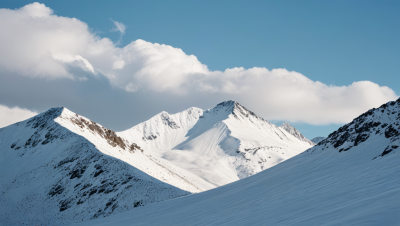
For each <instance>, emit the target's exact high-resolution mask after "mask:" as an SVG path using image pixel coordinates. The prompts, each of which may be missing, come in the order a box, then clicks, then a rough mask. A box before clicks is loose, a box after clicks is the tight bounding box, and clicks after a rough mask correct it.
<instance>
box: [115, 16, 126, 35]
mask: <svg viewBox="0 0 400 226" xmlns="http://www.w3.org/2000/svg"><path fill="white" fill-rule="evenodd" d="M111 21H112V22H113V23H114V26H115V27H114V28H113V29H112V31H119V33H121V36H122V35H124V34H125V30H126V26H125V24H123V23H121V22H118V21H115V20H113V19H111Z"/></svg>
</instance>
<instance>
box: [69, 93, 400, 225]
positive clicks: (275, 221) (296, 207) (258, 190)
mask: <svg viewBox="0 0 400 226" xmlns="http://www.w3.org/2000/svg"><path fill="white" fill-rule="evenodd" d="M399 105H400V99H398V100H397V101H396V102H389V103H388V104H385V105H382V106H381V107H380V108H378V109H371V110H370V111H368V112H366V113H364V114H362V115H361V116H359V117H358V118H356V119H355V120H353V121H352V122H351V123H349V124H346V125H344V126H343V127H341V128H340V129H338V130H337V131H335V132H333V133H331V134H330V135H329V136H328V138H326V139H325V140H323V141H321V142H319V144H318V145H316V146H314V147H313V148H311V149H308V150H307V151H305V152H303V153H302V154H299V155H297V156H294V157H293V158H291V159H289V160H287V161H284V162H282V163H280V164H278V165H276V166H274V167H272V168H269V169H267V170H264V171H262V172H260V173H258V174H256V175H254V176H251V177H248V178H245V179H243V180H239V181H236V182H233V183H231V184H228V185H225V186H221V187H218V188H216V189H212V190H208V191H205V192H202V193H198V194H192V195H189V196H185V197H180V198H177V199H173V200H168V201H163V202H159V203H154V204H150V205H147V206H144V207H140V208H135V209H134V210H130V211H127V212H125V213H121V214H118V215H114V216H110V217H106V218H102V219H95V220H92V221H87V222H82V223H79V224H76V225H85V226H90V225H96V226H100V225H117V226H119V225H132V224H134V225H399V222H400V214H399V213H400V186H399V185H400V176H399V175H400V164H399V162H400V151H399V150H400V149H399V146H400V125H399V121H400V106H399Z"/></svg>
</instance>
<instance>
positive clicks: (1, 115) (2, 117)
mask: <svg viewBox="0 0 400 226" xmlns="http://www.w3.org/2000/svg"><path fill="white" fill-rule="evenodd" d="M37 114H38V113H37V112H34V111H30V110H28V109H24V108H19V107H13V108H9V107H7V106H4V105H0V128H3V127H6V126H8V125H11V124H14V123H16V122H20V121H23V120H26V119H28V118H31V117H33V116H35V115H37Z"/></svg>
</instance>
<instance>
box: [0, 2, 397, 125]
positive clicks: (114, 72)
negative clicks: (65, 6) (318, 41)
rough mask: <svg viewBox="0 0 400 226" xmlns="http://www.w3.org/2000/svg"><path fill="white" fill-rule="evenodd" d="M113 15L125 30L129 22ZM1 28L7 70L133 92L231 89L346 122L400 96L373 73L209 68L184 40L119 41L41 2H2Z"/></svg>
mask: <svg viewBox="0 0 400 226" xmlns="http://www.w3.org/2000/svg"><path fill="white" fill-rule="evenodd" d="M113 22H114V26H115V28H114V30H115V31H119V32H120V33H121V35H123V34H124V32H125V29H126V26H125V25H124V24H122V23H120V22H117V21H113ZM0 29H1V30H2V31H3V32H2V33H1V34H0V48H1V49H2V51H1V52H0V69H1V70H3V71H10V72H14V73H18V74H20V75H24V76H30V77H42V78H51V79H56V78H69V79H79V80H82V79H83V80H84V79H85V78H86V76H88V75H95V76H105V77H106V78H108V80H109V81H110V83H111V85H112V86H114V87H117V88H121V89H124V90H125V91H127V92H133V93H134V92H137V91H139V90H142V91H144V92H153V93H154V92H155V93H172V94H174V95H188V96H190V95H201V94H212V95H214V96H215V97H217V96H228V97H229V99H236V100H238V101H240V102H241V103H242V104H244V105H245V106H249V108H250V109H254V111H256V112H257V113H258V114H260V115H261V116H263V117H265V118H267V119H276V120H287V121H302V122H307V123H312V124H327V123H344V122H348V121H350V120H351V119H352V118H354V117H356V116H357V115H358V114H360V113H362V112H364V111H366V110H368V109H369V108H372V107H377V106H379V105H380V104H382V103H385V102H387V101H390V100H394V99H396V98H397V95H396V94H395V93H394V92H393V90H391V89H390V88H388V87H383V86H379V85H378V84H375V83H372V82H369V81H358V82H354V83H353V84H350V85H348V86H330V85H326V84H323V83H321V82H318V81H312V80H310V79H308V78H307V77H306V76H304V75H302V74H300V73H298V72H294V71H288V70H286V69H273V70H268V69H266V68H250V69H245V68H230V69H226V70H224V71H211V70H209V69H208V68H207V66H206V65H204V64H202V63H201V62H200V61H199V60H198V59H197V57H196V56H194V55H187V54H186V53H184V52H183V51H182V50H181V49H179V48H174V47H172V46H169V45H164V44H158V43H150V42H147V41H144V40H136V41H133V42H131V43H130V44H128V45H126V46H124V47H117V45H116V44H115V43H113V42H112V41H111V40H110V39H108V38H100V37H98V36H96V35H95V34H93V33H91V32H90V30H89V28H88V26H87V24H85V23H84V22H82V21H79V20H77V19H75V18H67V17H60V16H57V15H54V14H53V11H52V10H51V9H50V8H48V7H46V6H45V5H43V4H39V3H33V4H29V5H26V6H24V7H22V8H20V9H16V10H10V9H0ZM77 70H81V71H82V73H83V74H84V77H82V73H75V72H76V71H77ZM85 73H86V74H85Z"/></svg>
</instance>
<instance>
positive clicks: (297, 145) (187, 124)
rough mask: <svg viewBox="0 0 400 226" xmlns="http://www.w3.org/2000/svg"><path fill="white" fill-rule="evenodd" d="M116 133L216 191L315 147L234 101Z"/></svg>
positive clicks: (164, 114) (161, 117)
mask: <svg viewBox="0 0 400 226" xmlns="http://www.w3.org/2000/svg"><path fill="white" fill-rule="evenodd" d="M292 128H293V127H292ZM293 129H294V128H293ZM296 131H297V130H296ZM297 132H298V131H297ZM298 133H299V132H298ZM117 134H118V136H120V137H122V138H124V139H126V140H128V141H129V142H131V143H137V144H138V145H139V146H141V147H143V148H144V149H146V150H148V152H150V153H152V155H154V156H157V157H160V158H163V159H165V160H168V161H169V162H171V163H173V164H175V165H176V166H178V167H180V168H183V169H185V170H187V171H189V172H191V173H193V174H195V175H197V176H199V177H200V178H202V179H204V180H205V181H207V182H209V183H210V184H212V185H214V187H218V186H221V185H225V184H228V183H231V182H233V181H237V180H239V179H243V178H246V177H248V176H251V175H254V174H256V173H258V172H261V171H262V170H265V169H268V168H270V167H272V166H274V165H276V164H278V163H280V162H282V161H285V160H286V159H289V158H291V157H293V156H295V155H297V154H299V153H301V152H303V151H305V150H306V149H308V148H310V147H312V146H313V145H314V144H313V143H312V142H310V141H309V140H300V139H299V138H297V137H295V136H293V135H292V134H290V133H289V132H287V131H286V130H284V129H281V128H279V127H277V126H275V125H274V124H272V123H270V122H268V121H266V120H264V119H262V118H261V117H258V116H257V115H255V114H254V113H253V112H251V111H249V110H247V109H246V108H245V107H243V106H242V105H240V104H239V103H237V102H235V101H225V102H222V103H220V104H218V105H217V106H216V107H214V108H212V109H209V110H206V111H203V110H201V109H199V108H189V109H188V110H186V111H183V112H180V113H177V114H172V115H171V114H168V113H167V112H162V113H160V114H158V115H156V116H154V117H153V118H151V119H149V120H148V121H146V122H143V123H141V124H139V125H137V126H134V127H132V128H131V129H128V130H126V131H123V132H119V133H117ZM299 134H300V133H299ZM300 135H301V134H300ZM301 136H302V135H301ZM304 139H305V138H304Z"/></svg>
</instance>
